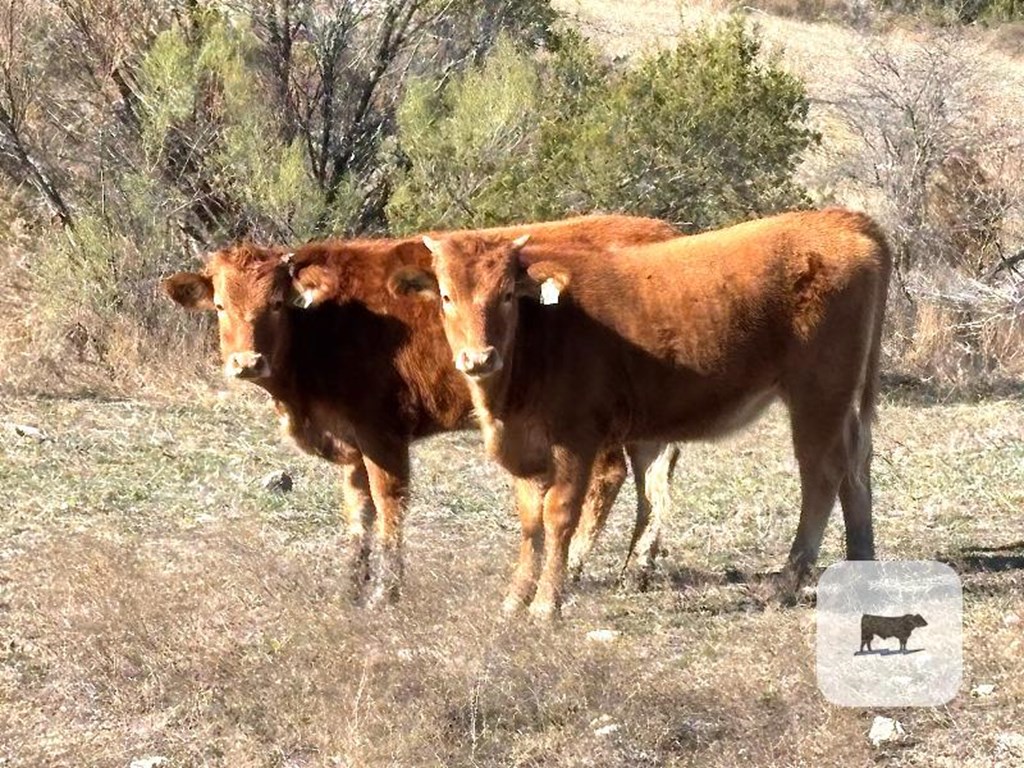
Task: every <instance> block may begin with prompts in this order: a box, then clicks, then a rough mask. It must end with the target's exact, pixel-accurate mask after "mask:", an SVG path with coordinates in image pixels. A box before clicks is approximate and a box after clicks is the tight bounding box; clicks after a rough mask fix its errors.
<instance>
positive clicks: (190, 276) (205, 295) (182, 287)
mask: <svg viewBox="0 0 1024 768" xmlns="http://www.w3.org/2000/svg"><path fill="white" fill-rule="evenodd" d="M161 285H162V286H163V289H164V293H166V294H167V295H168V296H170V297H171V299H172V300H173V301H174V302H175V303H177V304H180V305H181V306H183V307H185V309H206V310H211V309H213V308H214V306H213V281H212V280H210V278H208V277H207V276H206V275H200V274H197V273H195V272H178V273H177V274H175V275H171V276H170V277H167V278H164V280H163V282H162V283H161Z"/></svg>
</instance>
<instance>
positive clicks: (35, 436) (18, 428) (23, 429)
mask: <svg viewBox="0 0 1024 768" xmlns="http://www.w3.org/2000/svg"><path fill="white" fill-rule="evenodd" d="M10 428H11V429H12V430H14V434H16V435H17V436H18V437H27V438H30V439H32V440H36V441H37V442H40V443H41V442H43V441H44V440H49V439H50V438H49V436H48V435H47V434H46V433H45V432H43V430H41V429H38V428H37V427H33V426H30V425H28V424H11V425H10Z"/></svg>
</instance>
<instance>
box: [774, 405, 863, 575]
mask: <svg viewBox="0 0 1024 768" xmlns="http://www.w3.org/2000/svg"><path fill="white" fill-rule="evenodd" d="M840 402H841V401H840ZM847 402H848V401H847ZM850 418H855V414H854V413H853V411H852V408H851V407H849V406H846V405H845V404H844V405H843V406H842V407H840V405H838V404H837V403H836V401H835V400H833V401H832V402H831V403H829V402H828V401H824V402H822V401H817V400H798V401H795V402H793V403H792V404H791V406H790V420H791V425H792V429H793V446H794V450H795V452H796V459H797V463H798V465H799V467H800V521H799V523H798V524H797V530H796V537H795V538H794V540H793V546H792V548H791V549H790V553H789V561H788V563H787V567H786V576H787V581H789V582H791V586H793V587H795V586H797V585H798V584H799V583H800V582H801V581H802V580H803V579H804V578H805V577H806V576H807V575H808V574H809V573H810V570H811V567H812V566H813V565H814V564H815V563H816V562H817V560H818V551H819V549H820V548H821V540H822V538H823V537H824V534H825V527H826V526H827V524H828V518H829V515H830V514H831V512H832V507H833V506H834V505H835V502H836V497H837V496H838V493H839V486H840V484H841V482H842V480H843V479H844V478H845V477H846V475H847V468H848V466H849V457H848V454H847V448H846V440H845V439H844V437H845V433H846V430H847V427H846V424H847V422H848V420H849V419H850Z"/></svg>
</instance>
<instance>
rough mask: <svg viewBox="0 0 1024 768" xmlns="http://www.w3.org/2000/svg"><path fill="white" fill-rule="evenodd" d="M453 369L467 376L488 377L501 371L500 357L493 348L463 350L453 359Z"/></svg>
mask: <svg viewBox="0 0 1024 768" xmlns="http://www.w3.org/2000/svg"><path fill="white" fill-rule="evenodd" d="M455 367H456V368H458V369H459V370H460V371H462V372H463V373H464V374H466V375H467V376H474V377H484V376H490V375H491V374H493V373H497V372H498V371H500V370H501V355H499V354H498V350H496V349H495V348H494V347H484V348H483V349H464V350H462V351H461V352H460V353H459V355H458V357H457V358H456V359H455Z"/></svg>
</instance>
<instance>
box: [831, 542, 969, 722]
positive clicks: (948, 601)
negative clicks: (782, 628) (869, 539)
mask: <svg viewBox="0 0 1024 768" xmlns="http://www.w3.org/2000/svg"><path fill="white" fill-rule="evenodd" d="M865 614H869V615H871V616H882V617H893V618H896V617H903V616H906V615H909V616H914V615H918V614H919V615H920V616H921V617H923V618H924V620H925V621H926V622H927V626H923V627H922V626H917V627H914V628H913V629H912V631H911V632H910V636H909V638H908V640H907V646H906V650H904V651H901V650H900V641H899V639H898V638H896V637H889V638H881V637H878V636H877V635H876V636H874V637H873V639H872V640H871V648H872V650H871V651H870V652H869V651H867V649H866V646H865V648H864V650H863V651H862V650H861V640H862V637H861V621H862V617H863V616H864V615H865ZM913 623H915V622H913V621H909V622H903V623H902V626H903V627H904V628H903V629H898V630H897V631H900V632H901V633H905V631H906V629H905V627H907V626H910V625H912V624H913ZM875 624H878V622H877V621H875V620H873V619H868V626H869V627H871V626H872V625H875ZM881 624H882V626H886V625H887V622H885V621H884V620H883V621H882V622H881ZM962 626H963V589H962V588H961V586H960V578H959V577H958V576H957V575H956V572H955V571H954V570H953V569H952V568H950V567H949V566H948V565H945V564H944V563H937V562H934V561H928V560H921V561H905V560H904V561H892V562H876V561H868V562H842V563H836V564H835V565H833V566H831V567H829V568H827V569H826V570H825V572H824V573H823V574H822V575H821V578H820V579H819V580H818V599H817V673H818V688H820V689H821V692H822V693H823V694H824V695H825V698H827V699H828V700H829V701H830V702H832V703H833V704H839V705H841V706H847V707H865V706H886V707H901V706H936V705H939V704H944V703H945V702H947V701H949V700H950V699H952V698H953V697H954V696H956V693H957V691H958V690H959V688H960V680H961V677H962V675H963V640H962ZM896 627H897V624H894V625H893V628H896Z"/></svg>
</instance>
